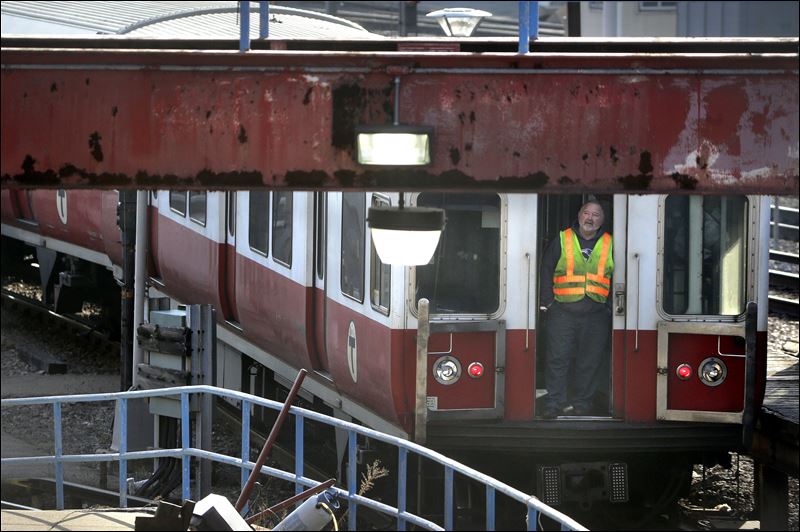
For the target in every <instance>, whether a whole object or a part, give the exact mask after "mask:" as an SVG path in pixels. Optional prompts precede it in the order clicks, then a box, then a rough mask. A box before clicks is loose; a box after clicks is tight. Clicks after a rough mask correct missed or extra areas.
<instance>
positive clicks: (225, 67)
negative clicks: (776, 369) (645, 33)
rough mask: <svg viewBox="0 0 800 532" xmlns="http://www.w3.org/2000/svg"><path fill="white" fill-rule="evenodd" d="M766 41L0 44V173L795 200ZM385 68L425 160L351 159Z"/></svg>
mask: <svg viewBox="0 0 800 532" xmlns="http://www.w3.org/2000/svg"><path fill="white" fill-rule="evenodd" d="M740 45H741V43H740ZM796 45H797V40H796V39H795V40H794V47H795V50H796ZM419 47H422V44H419V45H418V46H417V48H419ZM405 49H408V48H405ZM784 49H785V43H784V48H783V49H782V50H783V51H782V52H781V53H768V52H767V51H764V47H763V46H762V48H760V49H759V50H760V51H759V52H758V53H752V54H748V53H738V52H737V53H708V48H707V47H706V48H703V50H704V52H703V53H690V52H680V53H657V52H652V51H651V52H648V53H629V52H626V53H585V52H580V53H578V52H574V51H568V52H563V53H559V52H557V51H548V52H541V53H531V54H527V55H519V54H514V53H504V52H483V53H479V52H474V53H464V52H420V51H403V52H398V51H389V52H386V51H361V52H341V51H333V52H329V51H325V50H318V51H307V50H303V51H291V50H282V51H281V50H257V51H253V52H249V53H247V54H241V53H238V52H234V51H225V50H213V51H208V50H186V49H184V50H136V49H121V48H111V49H103V48H96V47H95V48H92V47H86V48H81V49H75V48H35V47H15V48H11V47H4V48H3V50H2V64H3V69H2V117H3V118H2V125H3V127H2V168H1V169H0V170H1V171H0V174H1V177H0V179H1V181H0V185H2V187H4V188H6V187H9V188H18V187H25V188H34V187H36V188H41V187H58V188H67V187H94V188H189V189H223V188H240V189H241V188H253V187H269V188H275V189H279V188H293V189H307V190H310V189H316V190H322V189H326V190H333V189H338V190H342V189H371V190H433V189H435V190H456V189H458V190H462V189H492V190H505V191H526V192H548V193H572V192H576V191H582V192H603V193H611V192H621V193H666V192H670V193H673V192H683V193H701V194H705V193H713V194H719V193H734V192H736V193H758V194H796V193H797V188H798V174H800V171H798V62H797V60H798V54H797V52H796V51H795V52H794V53H786V52H785V50H784ZM648 50H653V45H652V44H651V45H650V46H649V47H648ZM397 75H399V76H400V78H401V80H402V85H401V95H400V121H401V122H402V123H406V124H414V125H427V126H432V127H433V128H434V137H433V141H432V163H431V165H429V166H427V167H422V168H412V169H408V168H406V169H397V168H374V167H364V166H359V165H358V164H357V163H356V162H355V159H354V128H355V127H356V126H357V125H361V124H369V125H377V124H389V123H391V120H392V116H391V115H392V101H393V92H392V90H393V83H392V80H393V78H394V76H397Z"/></svg>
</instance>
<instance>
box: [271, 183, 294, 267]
mask: <svg viewBox="0 0 800 532" xmlns="http://www.w3.org/2000/svg"><path fill="white" fill-rule="evenodd" d="M272 258H273V259H275V260H276V261H278V262H280V263H281V264H283V265H284V266H287V267H289V268H291V267H292V193H291V192H274V193H273V194H272Z"/></svg>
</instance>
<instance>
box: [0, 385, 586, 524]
mask: <svg viewBox="0 0 800 532" xmlns="http://www.w3.org/2000/svg"><path fill="white" fill-rule="evenodd" d="M200 393H207V394H210V395H213V396H217V397H227V398H229V399H234V400H237V401H241V404H242V453H241V457H240V458H234V457H231V456H227V455H223V454H219V453H215V452H211V451H206V450H203V449H197V448H194V447H192V446H191V444H190V438H189V420H190V417H189V397H190V395H191V394H200ZM175 395H179V396H180V399H181V447H180V448H175V449H158V450H152V451H134V452H128V451H127V431H126V427H127V421H128V420H127V415H128V409H127V403H128V400H129V399H141V398H145V397H164V396H175ZM96 401H116V402H117V403H118V407H119V416H120V417H119V420H118V421H119V426H120V429H121V430H120V442H119V452H117V453H104V454H90V455H86V454H75V455H65V454H63V452H62V445H61V421H62V420H61V405H62V404H64V403H83V402H96ZM36 404H52V405H53V423H54V427H53V429H54V437H55V454H54V455H53V456H32V457H21V458H3V459H2V465H3V467H5V466H7V465H14V464H42V463H44V464H53V465H54V466H55V470H56V505H57V507H58V509H64V478H63V477H64V475H63V466H64V464H65V463H77V462H110V461H118V462H119V471H120V475H119V506H120V507H121V508H126V507H127V506H128V502H127V497H128V494H127V488H128V486H127V478H126V476H127V474H126V472H127V463H128V461H129V460H141V459H150V458H164V457H173V458H180V459H181V461H182V491H181V496H182V498H183V499H184V500H186V499H190V498H191V469H190V465H191V459H192V458H203V459H208V460H212V461H215V462H218V463H222V464H228V465H232V466H236V467H239V468H241V470H242V476H241V485H242V487H244V485H245V484H246V482H247V478H248V476H249V471H250V470H252V469H253V468H254V467H255V463H253V462H251V461H250V456H249V454H250V441H249V434H250V410H251V408H252V406H253V405H258V406H263V407H266V408H271V409H274V410H280V408H281V406H282V404H281V403H278V402H277V401H271V400H269V399H263V398H261V397H255V396H252V395H248V394H245V393H241V392H236V391H232V390H226V389H223V388H216V387H214V386H183V387H178V388H163V389H159V390H140V391H132V392H117V393H98V394H82V395H60V396H49V397H32V398H21V399H3V400H2V407H3V408H8V407H13V406H22V405H36ZM289 413H290V414H292V415H294V416H295V438H296V439H295V446H296V447H295V449H296V451H297V453H296V459H295V472H294V473H290V472H288V471H282V470H280V469H275V468H273V467H269V466H263V467H262V468H261V473H263V474H265V475H269V476H272V477H275V478H279V479H282V480H286V481H288V482H294V483H295V485H296V490H297V491H301V490H302V486H305V487H311V486H317V485H319V484H320V482H318V481H315V480H312V479H309V478H306V477H304V476H303V460H304V458H303V445H304V439H305V430H304V426H305V421H306V420H311V421H315V422H319V423H324V424H326V425H329V426H332V427H335V428H337V429H341V430H345V431H347V434H348V467H347V490H343V489H340V488H333V489H334V490H335V491H336V492H337V494H338V495H339V496H340V497H343V498H344V499H346V500H347V501H348V507H349V512H348V527H349V529H350V530H356V515H357V509H358V507H359V506H365V507H368V508H371V509H373V510H376V511H378V512H381V513H384V514H387V515H390V516H393V517H395V518H396V519H397V529H398V530H405V529H406V525H407V524H408V523H411V524H413V525H416V526H419V527H421V528H424V529H426V530H451V529H452V527H453V523H454V521H453V517H454V516H453V509H454V508H453V506H454V505H453V477H454V473H459V474H461V475H464V476H466V477H468V478H470V479H473V480H475V481H477V482H480V483H482V484H484V485H485V486H486V530H494V529H495V515H496V514H495V499H496V495H497V493H501V494H503V495H505V496H506V497H507V498H509V499H511V500H514V501H517V502H518V503H520V504H522V505H524V506H526V507H527V512H528V514H527V515H528V530H536V525H537V517H538V514H539V513H542V514H544V515H547V516H548V517H550V518H552V519H554V520H556V521H557V522H559V523H560V524H561V529H562V530H586V528H584V527H583V526H581V525H580V524H578V523H577V522H576V521H574V520H572V519H571V518H569V517H568V516H566V515H564V514H562V513H561V512H558V511H557V510H555V509H553V508H551V507H549V506H547V505H546V504H544V503H543V502H541V501H540V500H539V499H537V498H536V497H533V496H531V495H527V494H525V493H523V492H521V491H519V490H517V489H515V488H512V487H510V486H508V485H506V484H503V483H502V482H499V481H498V480H496V479H494V478H491V477H489V476H487V475H484V474H483V473H480V472H478V471H475V470H474V469H472V468H469V467H467V466H465V465H463V464H460V463H458V462H456V461H454V460H451V459H450V458H447V457H446V456H443V455H441V454H439V453H437V452H435V451H432V450H430V449H426V448H425V447H422V446H420V445H417V444H415V443H413V442H410V441H407V440H404V439H401V438H397V437H395V436H390V435H388V434H384V433H381V432H378V431H375V430H372V429H369V428H365V427H362V426H359V425H355V424H353V423H349V422H347V421H343V420H340V419H336V418H333V417H330V416H326V415H323V414H319V413H317V412H312V411H310V410H305V409H303V408H299V407H296V406H293V407H291V409H290V410H289ZM359 435H360V436H363V437H366V438H370V439H373V440H377V441H382V442H385V443H388V444H390V445H393V446H395V447H397V449H398V471H397V478H398V481H397V482H398V484H397V487H398V495H397V507H392V506H389V505H387V504H384V503H382V502H378V501H374V500H371V499H369V498H366V497H364V496H361V495H358V493H357V491H356V481H357V470H356V468H357V460H356V442H357V437H358V436H359ZM409 452H413V453H415V454H416V455H418V456H420V457H423V458H426V459H428V460H431V461H433V462H436V463H438V464H440V465H442V466H443V467H444V478H445V493H444V523H443V526H444V528H442V525H439V524H436V523H434V522H432V521H429V520H427V519H425V518H423V517H420V516H417V515H414V514H412V513H409V512H408V511H407V509H406V502H407V499H406V488H407V466H408V453H409ZM243 511H244V512H246V507H245V509H244V510H243Z"/></svg>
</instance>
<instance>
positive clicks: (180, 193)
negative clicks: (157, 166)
mask: <svg viewBox="0 0 800 532" xmlns="http://www.w3.org/2000/svg"><path fill="white" fill-rule="evenodd" d="M169 208H170V209H171V210H172V212H176V213H178V214H180V215H181V216H186V191H185V190H171V191H170V193H169Z"/></svg>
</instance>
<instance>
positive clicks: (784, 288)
mask: <svg viewBox="0 0 800 532" xmlns="http://www.w3.org/2000/svg"><path fill="white" fill-rule="evenodd" d="M769 260H771V261H775V262H782V263H786V264H798V263H800V259H799V258H798V254H797V253H787V252H785V251H778V250H772V249H771V250H770V251H769ZM769 285H770V287H774V288H776V289H778V290H780V291H781V293H782V295H778V294H771V295H770V296H769V311H770V312H777V313H780V314H788V315H789V316H792V317H794V318H798V317H800V301H799V300H798V291H799V290H800V278H799V277H798V274H797V273H796V272H788V271H783V270H777V269H770V270H769ZM786 292H790V293H792V294H793V295H794V297H786V295H785V293H786Z"/></svg>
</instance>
